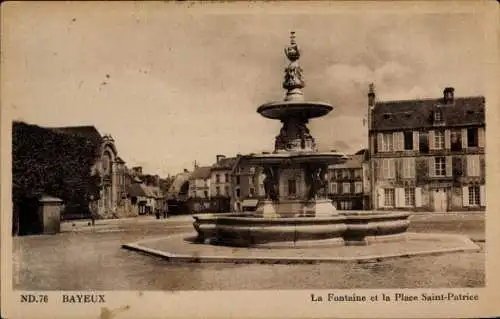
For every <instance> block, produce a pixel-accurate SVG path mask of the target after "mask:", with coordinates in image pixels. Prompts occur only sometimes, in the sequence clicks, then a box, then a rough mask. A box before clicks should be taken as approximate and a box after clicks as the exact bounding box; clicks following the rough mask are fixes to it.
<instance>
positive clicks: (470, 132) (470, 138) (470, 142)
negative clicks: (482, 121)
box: [467, 127, 479, 147]
mask: <svg viewBox="0 0 500 319" xmlns="http://www.w3.org/2000/svg"><path fill="white" fill-rule="evenodd" d="M478 145H479V139H478V132H477V128H476V127H472V128H468V129H467V147H478Z"/></svg>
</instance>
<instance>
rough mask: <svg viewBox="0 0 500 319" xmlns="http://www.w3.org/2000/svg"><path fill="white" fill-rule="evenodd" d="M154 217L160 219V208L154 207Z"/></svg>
mask: <svg viewBox="0 0 500 319" xmlns="http://www.w3.org/2000/svg"><path fill="white" fill-rule="evenodd" d="M155 214H156V219H160V210H159V209H158V208H155Z"/></svg>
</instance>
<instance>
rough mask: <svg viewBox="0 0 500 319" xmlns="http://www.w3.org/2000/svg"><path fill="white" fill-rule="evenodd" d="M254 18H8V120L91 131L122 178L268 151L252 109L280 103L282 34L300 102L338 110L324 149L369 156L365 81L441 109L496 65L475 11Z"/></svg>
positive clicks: (318, 127) (121, 12)
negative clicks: (120, 164) (297, 74)
mask: <svg viewBox="0 0 500 319" xmlns="http://www.w3.org/2000/svg"><path fill="white" fill-rule="evenodd" d="M261 5H262V6H263V7H264V8H259V9H257V8H256V7H252V6H250V5H248V7H247V8H244V10H241V6H240V10H233V11H228V10H224V8H220V9H218V7H217V8H216V6H215V5H214V6H211V5H209V4H207V5H206V6H205V7H204V6H203V5H200V4H194V5H193V4H185V5H184V4H183V5H179V4H168V3H167V4H165V3H161V2H154V3H140V2H127V3H117V2H114V3H96V2H93V3H91V4H85V3H82V2H73V3H63V2H58V3H49V4H43V3H28V4H23V3H18V4H14V5H12V6H10V7H9V8H8V10H5V6H4V8H3V9H4V10H3V11H2V30H3V31H2V33H3V34H2V98H3V103H2V104H3V105H2V107H3V108H5V109H6V110H8V111H9V115H10V116H11V117H12V119H13V120H22V121H25V122H28V123H31V124H37V125H41V126H49V127H51V126H74V125H94V126H95V127H96V128H97V129H98V130H99V131H100V133H101V134H111V135H112V136H113V138H114V139H115V143H116V146H117V149H118V153H119V156H120V157H121V158H122V159H124V160H125V161H126V162H127V165H128V166H129V167H132V166H137V165H139V166H143V171H145V172H146V173H152V174H160V175H162V176H166V175H167V174H175V173H177V172H180V171H182V169H184V168H187V169H192V167H193V162H194V161H195V160H196V161H197V162H198V163H199V164H200V165H211V164H213V162H214V161H215V156H216V154H224V155H226V156H234V155H236V154H237V153H240V154H248V153H252V152H261V151H270V150H272V149H273V147H274V137H275V136H276V135H277V134H278V132H279V129H280V123H279V122H277V121H273V120H269V119H265V118H263V117H261V116H260V115H259V114H258V113H257V112H256V109H257V108H258V106H260V105H261V104H264V103H267V102H270V101H276V100H282V99H283V96H284V90H283V89H282V87H281V84H282V81H283V72H284V71H283V70H284V67H285V66H286V63H287V60H286V58H285V56H284V54H283V48H284V47H285V46H286V45H287V44H288V43H289V34H290V31H295V32H296V41H297V43H298V45H299V47H300V49H301V54H302V55H301V59H300V63H301V66H302V68H303V69H304V79H305V81H306V87H305V88H304V94H305V98H306V99H307V100H313V101H316V100H319V101H325V102H328V103H330V104H332V105H333V106H334V109H333V111H332V112H331V113H330V114H328V115H327V116H325V117H322V118H319V119H314V120H312V121H311V123H310V124H309V128H310V130H311V133H312V134H313V136H314V137H315V138H316V141H317V143H318V146H319V148H320V149H322V150H331V149H336V150H338V151H342V152H346V153H352V152H356V151H357V150H359V149H361V148H364V147H366V141H367V137H366V136H367V128H366V126H363V118H364V117H366V111H367V98H366V94H367V90H368V85H369V83H371V82H373V83H374V84H375V89H376V93H377V99H378V100H394V99H415V98H438V97H440V96H441V95H442V90H443V89H444V87H446V86H452V87H454V88H455V94H456V95H457V96H471V95H484V94H485V90H486V84H487V83H486V82H487V81H486V78H485V74H486V72H487V71H488V69H489V68H491V65H490V61H489V60H488V58H487V56H486V54H487V51H488V50H487V49H486V43H487V40H488V39H487V34H486V33H485V31H484V25H485V23H484V21H483V16H482V15H481V14H478V13H477V12H476V13H474V12H470V11H467V12H466V11H463V12H462V11H460V10H459V12H455V13H449V12H447V13H435V12H434V11H429V12H426V13H422V14H416V13H410V11H408V10H385V11H384V10H380V9H377V10H375V9H373V10H369V9H366V8H365V9H366V10H340V9H339V8H334V7H332V6H330V7H328V8H326V7H325V8H323V9H322V10H319V11H318V10H312V11H308V10H288V11H287V10H283V8H281V9H279V10H278V9H277V7H276V6H274V7H273V6H271V5H270V4H268V5H267V6H268V7H266V5H265V4H261ZM327 9H328V10H327ZM5 109H4V110H5Z"/></svg>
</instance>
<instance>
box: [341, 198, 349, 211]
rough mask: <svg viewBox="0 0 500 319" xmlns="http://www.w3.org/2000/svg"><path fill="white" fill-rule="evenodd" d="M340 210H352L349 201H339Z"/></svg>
mask: <svg viewBox="0 0 500 319" xmlns="http://www.w3.org/2000/svg"><path fill="white" fill-rule="evenodd" d="M340 209H341V210H349V209H352V203H351V202H350V201H346V200H344V201H341V202H340Z"/></svg>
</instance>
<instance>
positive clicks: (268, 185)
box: [263, 167, 278, 201]
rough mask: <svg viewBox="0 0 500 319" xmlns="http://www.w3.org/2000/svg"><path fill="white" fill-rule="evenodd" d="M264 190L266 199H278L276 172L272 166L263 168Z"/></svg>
mask: <svg viewBox="0 0 500 319" xmlns="http://www.w3.org/2000/svg"><path fill="white" fill-rule="evenodd" d="M263 173H264V175H265V176H266V177H265V178H264V192H265V193H266V199H270V200H273V201H276V200H278V178H277V176H276V172H275V170H274V169H273V168H272V167H265V168H264V172H263Z"/></svg>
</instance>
